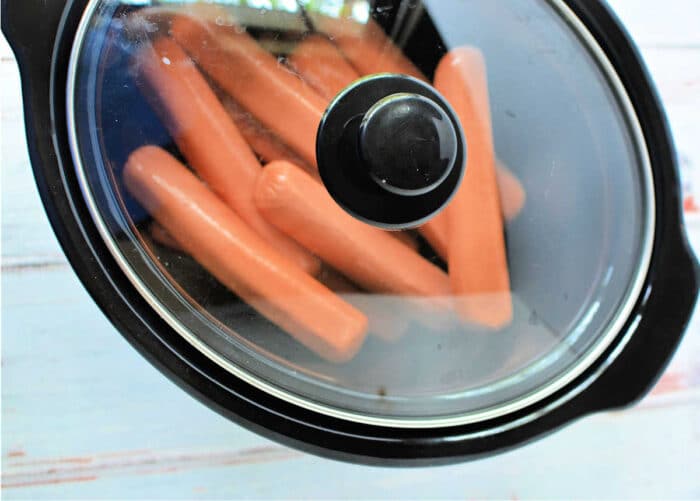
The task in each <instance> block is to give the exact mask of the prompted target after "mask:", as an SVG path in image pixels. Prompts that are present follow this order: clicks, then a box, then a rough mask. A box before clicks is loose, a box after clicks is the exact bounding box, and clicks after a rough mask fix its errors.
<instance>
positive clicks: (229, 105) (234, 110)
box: [218, 92, 318, 176]
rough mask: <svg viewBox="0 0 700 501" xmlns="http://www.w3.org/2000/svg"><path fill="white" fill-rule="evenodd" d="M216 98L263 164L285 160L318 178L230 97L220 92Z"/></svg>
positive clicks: (312, 170) (310, 168)
mask: <svg viewBox="0 0 700 501" xmlns="http://www.w3.org/2000/svg"><path fill="white" fill-rule="evenodd" d="M218 96H219V100H220V101H221V104H223V106H224V109H225V110H226V112H227V113H228V115H229V116H230V117H231V120H233V123H234V124H236V127H238V130H240V131H241V135H242V136H243V138H244V139H245V140H246V142H247V143H248V145H249V146H250V147H251V148H252V150H253V151H254V152H255V153H256V154H257V155H258V156H259V157H260V158H261V159H262V161H263V162H265V163H268V162H274V161H275V160H287V161H289V162H292V163H294V164H295V165H299V167H302V168H303V169H304V170H305V171H306V172H308V173H309V174H313V175H314V176H318V171H317V170H316V169H315V168H314V167H311V166H309V165H308V164H307V163H306V162H304V161H303V160H302V159H301V157H300V156H299V155H297V154H296V153H294V151H292V150H291V148H289V147H288V146H287V145H286V144H284V143H283V142H282V141H280V140H279V138H278V137H277V136H275V135H274V134H273V133H272V132H270V131H269V130H268V129H267V127H265V126H264V125H263V124H261V123H260V122H259V121H258V120H257V119H256V118H255V117H254V116H253V115H252V114H251V113H250V112H248V111H246V110H245V109H243V108H242V107H241V106H240V105H239V104H238V103H237V102H236V101H235V100H234V99H233V98H232V97H231V96H229V95H228V94H226V93H225V92H221V93H220V94H218Z"/></svg>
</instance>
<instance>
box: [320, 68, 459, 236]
mask: <svg viewBox="0 0 700 501" xmlns="http://www.w3.org/2000/svg"><path fill="white" fill-rule="evenodd" d="M465 159H466V142H465V140H464V134H463V132H462V127H461V125H460V123H459V120H458V119H457V115H456V114H455V112H454V111H453V110H452V108H451V107H450V105H449V104H448V103H447V101H445V99H444V98H443V97H442V96H441V95H440V94H439V93H438V92H437V91H436V90H435V89H434V88H433V87H431V86H430V85H428V84H426V83H424V82H422V81H420V80H417V79H415V78H412V77H407V76H404V75H393V74H378V75H373V76H371V77H367V78H363V79H361V80H358V81H357V82H355V83H354V84H352V85H351V86H349V87H348V88H346V89H344V90H343V91H342V92H341V93H340V94H338V96H337V97H336V98H335V99H334V100H333V101H332V102H331V104H330V106H329V107H328V109H327V110H326V112H325V114H324V116H323V118H322V120H321V123H320V125H319V129H318V133H317V136H316V160H317V163H318V169H319V173H320V175H321V179H322V180H323V183H324V184H325V186H326V189H327V190H328V192H329V193H330V194H331V196H332V197H333V199H334V200H335V201H336V202H337V203H338V204H339V205H340V206H341V207H343V208H344V209H345V210H346V211H347V212H349V213H350V214H352V215H353V216H355V217H357V218H358V219H361V220H363V221H365V222H368V223H371V224H374V225H376V226H380V227H383V228H389V229H402V228H410V227H414V226H418V225H420V224H422V223H424V222H425V221H427V220H428V219H430V218H431V217H433V216H435V215H436V214H437V213H438V212H439V211H440V210H441V209H442V208H443V207H445V205H446V204H447V202H448V201H449V200H450V198H451V197H452V195H453V194H454V192H455V191H456V189H457V187H458V186H459V183H460V181H461V180H462V176H463V174H464V167H465Z"/></svg>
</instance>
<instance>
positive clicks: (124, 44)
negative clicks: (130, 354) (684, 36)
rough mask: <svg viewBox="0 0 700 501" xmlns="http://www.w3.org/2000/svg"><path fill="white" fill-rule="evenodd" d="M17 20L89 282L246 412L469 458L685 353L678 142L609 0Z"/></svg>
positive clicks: (328, 437) (41, 148) (229, 411)
mask: <svg viewBox="0 0 700 501" xmlns="http://www.w3.org/2000/svg"><path fill="white" fill-rule="evenodd" d="M2 10H3V18H2V28H3V32H4V33H5V35H6V36H7V38H8V40H9V41H10V43H11V45H12V47H13V49H14V51H15V54H16V56H17V61H18V64H19V67H20V72H21V77H22V88H23V98H24V111H25V122H26V129H27V130H26V132H27V138H28V144H29V150H30V156H31V160H32V166H33V170H34V176H35V179H36V183H37V186H38V189H39V192H40V195H41V198H42V201H43V204H44V207H45V209H46V213H47V215H48V217H49V219H50V221H51V224H52V226H53V229H54V231H55V233H56V235H57V237H58V240H59V241H60V243H61V246H62V248H63V250H64V252H65V254H66V256H67V258H68V260H69V261H70V263H71V265H72V267H73V269H74V270H75V273H76V274H77V275H78V276H79V278H80V280H81V281H82V283H83V284H84V286H85V288H86V289H87V290H88V291H89V292H90V294H91V296H92V297H93V299H94V300H95V302H96V303H97V304H98V305H99V306H100V308H101V309H102V311H103V312H104V314H105V315H106V316H107V317H108V318H109V319H110V320H111V322H112V323H113V324H114V326H115V327H116V329H117V330H118V331H119V332H121V334H122V335H123V336H124V337H125V338H126V339H127V340H128V341H129V342H130V343H131V344H132V345H133V347H134V348H135V349H137V350H138V351H139V352H140V353H141V354H142V355H143V356H144V357H145V358H146V359H148V360H149V361H150V362H151V363H152V364H153V365H154V366H155V367H157V368H158V369H159V370H160V371H162V372H163V373H164V374H166V375H167V376H168V377H169V378H170V379H171V380H172V381H174V382H175V383H176V384H178V385H179V386H180V387H181V388H182V389H183V390H185V391H187V392H188V393H190V394H191V395H192V396H194V397H195V398H197V399H198V400H200V401H201V402H203V403H204V404H206V405H208V406H209V407H211V408H212V409H213V410H215V411H216V412H219V413H221V414H222V415H224V416H226V417H228V418H230V419H231V420H232V421H234V422H235V423H238V424H240V425H242V426H245V427H246V428H249V429H251V430H254V431H256V432H258V433H260V434H263V435H265V436H266V437H269V438H271V439H273V440H276V441H279V442H282V443H284V444H287V445H289V446H291V447H296V448H299V449H302V450H304V451H308V452H311V453H314V454H318V455H322V456H327V457H331V458H336V459H340V460H345V461H352V462H361V463H369V464H389V465H421V464H442V463H450V462H456V461H464V460H469V459H474V458H478V457H480V456H484V455H488V454H494V453H498V452H501V451H505V450H508V449H510V448H513V447H516V446H519V445H522V444H524V443H526V442H528V441H530V440H533V439H536V438H539V437H542V436H545V435H546V434H548V433H550V432H552V431H554V430H556V429H558V428H559V427H561V426H563V425H565V424H567V423H570V422H572V421H574V420H576V419H577V418H579V417H581V416H584V415H586V414H589V413H592V412H596V411H600V410H605V409H613V408H619V407H622V406H627V405H630V404H632V403H634V402H635V401H637V400H639V399H640V398H641V397H642V396H643V395H644V394H645V393H646V392H647V391H648V390H649V388H650V387H651V386H652V385H653V384H654V382H655V381H656V380H657V379H658V377H659V376H660V374H661V373H662V371H663V369H664V367H665V366H666V364H667V363H668V361H669V359H670V358H671V356H672V354H673V352H674V350H675V348H676V347H677V345H678V344H679V341H680V339H681V337H682V335H683V331H684V329H685V327H686V325H687V322H688V319H689V316H690V313H691V311H692V309H693V306H694V303H695V300H696V297H697V291H698V281H697V276H698V275H697V264H696V261H695V258H694V256H693V255H692V252H691V251H690V249H689V246H688V243H687V241H686V236H685V233H684V228H683V222H682V214H681V195H680V187H679V179H678V167H677V159H676V156H675V152H674V148H673V144H672V140H671V137H670V134H669V129H668V125H667V123H666V118H665V116H664V113H663V110H662V108H661V106H660V104H659V100H658V97H657V95H656V93H655V90H654V88H653V85H652V82H651V79H650V77H649V75H648V73H647V71H646V69H645V67H644V65H643V63H642V61H641V59H640V56H639V54H638V53H637V51H636V49H635V47H634V45H633V44H632V42H631V41H630V39H629V37H628V35H627V34H626V33H625V31H624V29H623V28H622V27H621V26H620V24H619V22H618V21H617V20H616V18H615V17H614V15H613V14H612V12H611V11H610V10H609V8H608V7H607V6H606V5H605V4H604V3H603V2H601V1H598V0H512V1H509V2H493V1H490V0H473V1H469V2H466V1H462V0H440V1H438V0H394V1H390V0H320V1H314V0H277V1H273V0H257V1H255V0H248V1H244V0H213V1H207V2H191V1H184V0H182V1H172V0H171V1H165V0H162V1H158V0H73V1H70V0H66V1H64V2H43V1H39V0H25V1H23V2H11V1H8V0H3V2H2ZM84 335H85V336H89V335H90V333H89V332H86V333H84ZM125 390H126V391H138V389H137V388H128V389H125ZM164 419H167V416H164Z"/></svg>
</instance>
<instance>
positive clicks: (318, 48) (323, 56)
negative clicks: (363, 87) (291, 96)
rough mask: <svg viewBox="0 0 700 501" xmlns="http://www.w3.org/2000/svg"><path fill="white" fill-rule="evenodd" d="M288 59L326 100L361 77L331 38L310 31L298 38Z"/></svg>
mask: <svg viewBox="0 0 700 501" xmlns="http://www.w3.org/2000/svg"><path fill="white" fill-rule="evenodd" d="M288 62H289V64H290V66H291V67H292V68H294V70H296V72H297V73H298V74H299V76H301V77H302V78H303V79H304V80H305V81H306V83H308V84H309V85H311V87H313V88H314V89H316V91H317V92H318V93H319V94H320V95H321V96H323V97H324V98H326V99H328V100H329V101H330V100H331V99H333V98H334V97H335V96H336V95H337V94H338V93H339V92H340V91H341V90H343V89H344V88H345V87H347V86H348V85H350V84H351V83H352V82H354V81H355V80H357V79H358V78H360V75H359V74H358V73H357V71H355V69H354V68H353V67H352V66H350V63H348V61H347V59H345V58H344V57H343V54H342V53H341V52H340V51H339V50H338V48H337V47H336V46H335V45H334V44H333V42H331V41H330V40H329V39H328V38H326V37H324V36H322V35H309V36H307V37H306V38H305V39H304V40H303V41H302V42H299V43H298V44H297V46H296V47H295V49H294V52H292V54H291V55H290V56H289V58H288Z"/></svg>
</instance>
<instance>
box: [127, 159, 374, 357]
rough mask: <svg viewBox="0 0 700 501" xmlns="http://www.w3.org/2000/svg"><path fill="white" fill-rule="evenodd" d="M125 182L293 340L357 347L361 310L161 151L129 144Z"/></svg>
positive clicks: (324, 350) (329, 351) (336, 351)
mask: <svg viewBox="0 0 700 501" xmlns="http://www.w3.org/2000/svg"><path fill="white" fill-rule="evenodd" d="M124 182H125V184H126V187H127V189H128V190H129V191H130V192H131V193H132V194H133V195H134V197H135V198H136V199H137V200H138V201H139V203H141V204H142V205H143V206H144V208H145V209H146V210H147V211H148V212H149V213H150V214H151V215H152V216H153V217H154V218H155V220H156V221H158V222H159V223H160V224H161V225H163V227H164V228H165V229H166V230H167V231H168V232H169V233H170V234H171V235H172V236H173V238H175V240H176V241H177V242H178V244H179V245H180V246H181V247H182V248H183V249H184V250H186V251H187V252H188V253H189V254H190V255H192V256H193V257H194V258H195V259H196V260H197V261H198V262H199V263H200V264H201V265H202V266H203V267H204V268H206V269H207V270H208V271H209V272H210V273H211V274H212V275H214V276H215V277H216V278H217V279H218V280H219V281H220V282H221V283H222V284H224V285H225V286H227V287H229V288H230V289H231V290H232V291H233V292H235V293H236V294H238V295H239V296H240V297H241V298H242V299H243V300H244V301H246V302H247V303H248V304H249V305H251V306H252V307H253V308H255V309H256V310H257V311H259V312H260V313H261V314H263V315H264V316H266V317H267V318H268V319H270V320H271V321H272V322H274V323H276V324H277V325H279V326H280V327H281V328H283V329H284V330H285V331H287V332H288V333H289V334H291V335H292V336H294V337H295V338H296V339H297V340H298V341H300V342H301V343H303V344H304V345H305V346H307V347H308V348H310V349H311V350H313V351H315V352H316V353H318V354H319V355H321V356H322V357H325V358H327V359H328V360H331V361H334V362H343V361H347V360H349V359H350V358H352V356H353V355H354V354H355V353H356V352H357V351H358V349H359V348H360V346H361V344H362V341H363V339H364V337H365V331H366V328H367V318H366V317H365V315H364V314H362V313H361V312H360V311H358V310H357V309H356V308H354V307H353V306H351V305H350V304H348V303H346V302H345V301H343V300H341V299H340V298H339V297H338V296H337V295H336V294H334V293H333V292H331V291H330V290H328V289H327V288H326V287H324V286H323V285H321V284H320V283H319V282H318V281H317V280H315V279H314V278H312V277H311V276H309V275H308V274H307V273H304V272H303V271H301V270H300V269H299V268H298V267H297V266H296V265H295V264H294V263H293V262H292V261H290V260H289V259H288V258H287V257H286V256H284V255H283V254H281V253H279V252H277V251H276V250H275V249H274V248H273V247H272V246H271V245H270V244H268V243H267V242H266V241H265V240H263V239H262V238H261V237H260V236H259V235H258V234H256V233H255V232H253V231H252V230H251V229H250V228H249V227H248V225H247V224H246V223H245V222H243V220H242V219H240V218H239V217H238V216H237V215H236V214H235V213H234V212H233V211H232V210H231V209H230V208H229V207H228V206H227V205H226V204H224V203H223V202H222V201H220V200H219V199H218V198H217V197H216V195H214V194H213V193H212V192H211V191H210V190H209V189H208V188H207V187H206V186H205V185H204V184H202V182H201V181H199V180H198V179H197V178H196V177H195V176H194V175H193V174H192V173H191V172H189V171H188V170H187V169H186V168H185V167H184V166H183V165H182V164H180V163H179V162H178V161H177V160H176V159H175V158H173V157H172V156H171V155H169V154H168V153H167V152H165V151H164V150H162V149H160V148H157V147H155V146H144V147H142V148H140V149H138V150H136V151H135V152H133V153H132V154H131V156H130V157H129V159H128V161H127V164H126V166H125V168H124Z"/></svg>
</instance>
